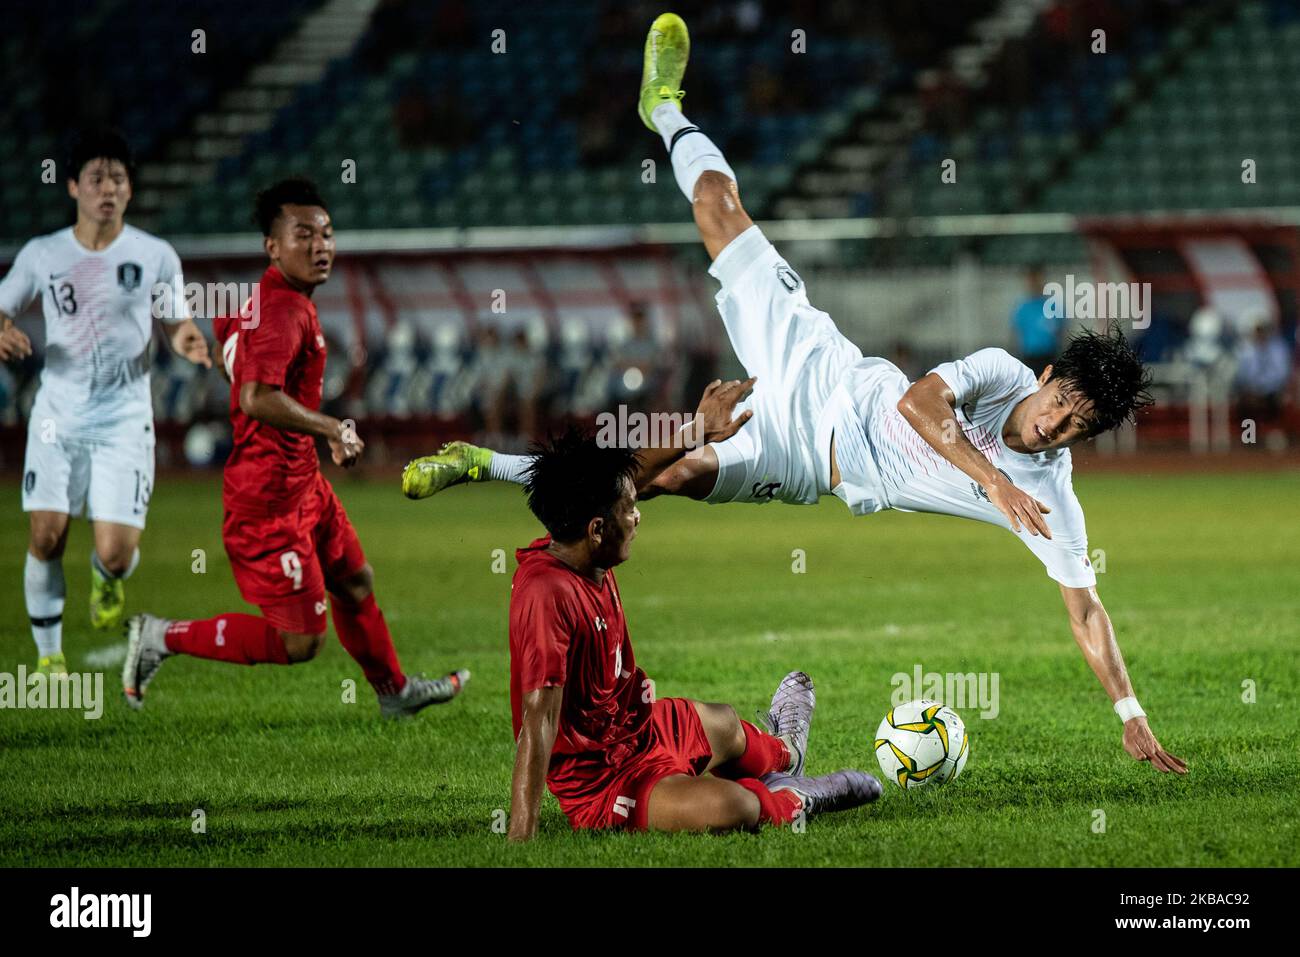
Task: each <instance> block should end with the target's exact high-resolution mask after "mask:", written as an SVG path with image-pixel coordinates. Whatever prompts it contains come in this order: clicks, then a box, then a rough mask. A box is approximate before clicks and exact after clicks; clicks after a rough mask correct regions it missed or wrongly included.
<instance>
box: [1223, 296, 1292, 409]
mask: <svg viewBox="0 0 1300 957" xmlns="http://www.w3.org/2000/svg"><path fill="white" fill-rule="evenodd" d="M1291 353H1292V350H1291V347H1290V346H1289V345H1288V344H1287V341H1286V339H1285V338H1283V336H1282V333H1281V332H1280V331H1279V330H1278V327H1277V323H1275V322H1274V321H1273V319H1272V318H1271V317H1260V318H1259V319H1258V320H1257V321H1256V323H1255V328H1254V329H1253V330H1252V331H1251V333H1250V335H1249V336H1248V337H1246V338H1245V339H1244V340H1242V342H1241V344H1240V345H1239V346H1238V347H1237V379H1236V390H1237V409H1238V411H1239V413H1240V415H1241V416H1242V418H1247V419H1255V420H1256V421H1257V422H1258V423H1259V424H1260V425H1261V426H1262V425H1264V424H1267V423H1275V422H1277V420H1278V419H1279V418H1280V417H1281V414H1282V399H1283V394H1284V393H1285V391H1286V386H1287V383H1288V382H1290V381H1291V366H1292V354H1291Z"/></svg>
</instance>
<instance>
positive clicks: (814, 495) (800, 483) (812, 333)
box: [705, 226, 862, 504]
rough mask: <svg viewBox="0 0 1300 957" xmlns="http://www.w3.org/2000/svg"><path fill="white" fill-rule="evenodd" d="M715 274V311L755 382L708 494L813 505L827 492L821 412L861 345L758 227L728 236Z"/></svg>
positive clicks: (714, 499) (721, 451)
mask: <svg viewBox="0 0 1300 957" xmlns="http://www.w3.org/2000/svg"><path fill="white" fill-rule="evenodd" d="M709 273H710V274H711V275H712V276H713V277H714V278H715V279H717V280H718V281H719V282H721V283H722V288H721V289H720V290H719V291H718V295H717V302H718V312H719V313H721V315H722V322H723V325H724V326H725V327H726V329H727V335H728V337H729V338H730V339H731V346H732V348H733V349H734V350H735V352H736V357H737V358H738V359H739V360H740V362H741V365H743V366H744V367H745V371H746V373H748V374H749V375H751V376H757V377H758V382H757V383H756V384H755V386H754V393H753V395H751V396H750V397H749V398H748V399H747V400H746V401H745V402H743V403H741V404H740V405H739V406H738V407H737V411H740V410H743V409H752V410H753V412H754V415H753V417H752V418H751V419H750V420H749V421H748V422H747V423H746V424H745V425H744V427H743V428H741V430H740V431H739V432H737V433H736V434H735V435H734V436H732V437H731V438H730V439H727V440H726V441H725V442H718V443H716V444H714V446H713V450H714V452H715V453H716V454H717V456H718V478H717V483H716V484H715V485H714V488H713V491H712V492H711V493H709V495H708V496H707V497H706V498H705V501H707V502H710V503H715V504H716V503H721V502H754V503H760V504H761V503H765V502H770V501H773V500H776V501H780V502H790V503H798V504H810V503H813V502H816V501H817V499H818V498H819V497H820V496H821V495H822V494H824V493H828V492H829V491H830V488H829V485H830V430H829V429H828V428H827V427H826V423H825V422H822V421H821V420H822V419H823V416H822V412H823V410H824V409H825V408H826V402H827V399H828V398H829V397H830V394H831V392H832V391H833V390H834V389H835V387H836V386H837V385H838V384H839V383H840V381H841V380H842V379H843V378H844V375H845V373H846V372H847V370H848V369H849V368H850V367H851V366H852V365H853V364H854V363H856V362H858V361H859V360H860V359H861V358H862V351H861V350H860V349H858V347H857V346H855V345H854V344H853V343H852V342H850V341H849V340H848V339H846V338H845V337H844V335H843V334H841V333H840V331H839V330H838V329H837V328H835V322H834V321H833V320H832V319H831V317H830V316H828V315H827V314H826V313H824V312H822V311H821V310H820V309H814V308H813V306H812V305H811V304H810V303H809V301H808V293H807V290H806V289H805V288H804V284H803V280H802V279H801V278H800V277H799V275H798V274H797V273H796V272H795V271H794V270H793V269H791V268H790V266H789V264H788V263H787V262H786V261H785V260H784V259H783V258H781V255H780V254H779V253H778V252H777V251H776V248H775V247H774V246H773V245H772V244H771V243H770V242H768V240H767V237H765V236H764V235H763V233H762V232H761V231H760V230H759V228H758V227H757V226H751V227H750V228H749V229H747V230H745V232H743V233H741V234H740V235H739V236H737V237H736V238H735V239H733V240H732V241H731V242H730V243H728V244H727V247H726V248H725V249H723V250H722V252H721V253H719V254H718V258H717V259H716V260H714V263H713V265H712V266H711V267H710V268H709ZM825 418H827V419H829V418H830V417H829V416H827V417H825ZM819 423H820V424H821V425H822V430H821V432H824V433H825V434H820V433H819V430H818V425H819ZM822 446H825V448H823V447H822Z"/></svg>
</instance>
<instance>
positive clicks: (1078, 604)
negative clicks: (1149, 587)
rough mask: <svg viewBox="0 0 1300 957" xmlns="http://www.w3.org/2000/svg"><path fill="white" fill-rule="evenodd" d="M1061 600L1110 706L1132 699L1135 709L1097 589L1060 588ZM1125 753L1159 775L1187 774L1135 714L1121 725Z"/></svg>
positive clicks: (1144, 720) (1133, 704) (1133, 699)
mask: <svg viewBox="0 0 1300 957" xmlns="http://www.w3.org/2000/svg"><path fill="white" fill-rule="evenodd" d="M1061 598H1062V599H1064V601H1065V608H1066V610H1067V611H1068V612H1069V613H1070V629H1071V630H1072V631H1073V632H1074V640H1075V641H1076V642H1077V643H1078V645H1079V650H1080V651H1082V652H1083V657H1084V658H1085V659H1087V662H1088V666H1089V667H1090V668H1092V671H1093V674H1095V675H1096V676H1097V680H1099V681H1100V682H1101V685H1102V687H1103V688H1105V689H1106V693H1107V694H1108V695H1110V700H1111V702H1112V703H1114V702H1117V701H1123V700H1125V699H1131V702H1132V706H1133V707H1134V708H1136V706H1137V698H1136V697H1135V696H1134V694H1133V685H1132V683H1130V681H1129V678H1128V670H1127V669H1126V668H1125V667H1124V656H1123V655H1122V654H1120V650H1119V645H1118V644H1117V643H1116V641H1115V629H1114V627H1113V626H1112V625H1111V622H1110V615H1108V614H1106V609H1105V608H1104V607H1103V606H1102V604H1101V599H1100V598H1098V597H1097V589H1096V588H1067V587H1066V586H1065V585H1062V586H1061ZM1124 750H1125V751H1127V752H1128V753H1129V755H1130V756H1132V757H1133V758H1135V759H1137V760H1138V761H1150V762H1151V765H1152V766H1153V767H1155V768H1156V769H1157V770H1160V771H1173V772H1175V773H1176V774H1186V773H1187V765H1186V763H1185V762H1183V760H1182V759H1181V758H1176V757H1174V756H1173V755H1172V754H1170V753H1169V752H1167V751H1166V750H1165V749H1164V748H1162V747H1161V746H1160V742H1159V741H1157V740H1156V736H1155V735H1154V734H1152V733H1151V728H1150V727H1149V726H1148V725H1147V719H1146V715H1144V714H1142V713H1141V711H1140V709H1138V714H1137V715H1136V716H1134V717H1130V718H1127V719H1126V720H1125V721H1124Z"/></svg>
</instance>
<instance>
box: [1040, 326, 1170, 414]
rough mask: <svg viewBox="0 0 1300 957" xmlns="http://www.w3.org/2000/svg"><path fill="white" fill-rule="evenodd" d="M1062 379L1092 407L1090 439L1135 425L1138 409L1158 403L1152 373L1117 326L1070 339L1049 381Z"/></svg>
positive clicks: (1081, 333) (1081, 334) (1089, 331)
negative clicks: (1119, 428) (1127, 425)
mask: <svg viewBox="0 0 1300 957" xmlns="http://www.w3.org/2000/svg"><path fill="white" fill-rule="evenodd" d="M1052 379H1059V380H1061V382H1062V383H1065V384H1068V385H1069V387H1071V388H1072V389H1077V390H1078V391H1079V392H1080V393H1081V394H1082V395H1083V396H1084V397H1085V398H1087V399H1088V400H1089V401H1090V402H1091V403H1092V409H1093V411H1092V427H1091V429H1089V434H1090V435H1100V434H1101V433H1102V432H1109V431H1110V430H1111V429H1114V428H1118V427H1119V426H1121V425H1123V424H1124V423H1125V422H1132V421H1134V419H1135V418H1136V416H1137V413H1138V410H1139V409H1145V408H1146V407H1147V406H1149V405H1151V404H1152V403H1153V402H1154V401H1155V400H1154V399H1152V398H1151V393H1150V392H1149V391H1148V389H1150V387H1151V380H1152V372H1151V370H1150V369H1148V368H1147V367H1146V366H1144V365H1143V364H1142V360H1141V359H1139V358H1138V354H1137V353H1136V352H1134V351H1133V347H1132V346H1131V345H1129V342H1128V340H1127V339H1125V338H1124V333H1123V332H1122V331H1121V330H1120V328H1119V327H1118V326H1116V325H1113V324H1111V325H1109V326H1108V327H1107V328H1106V329H1105V330H1104V331H1102V332H1093V331H1091V330H1085V331H1083V332H1080V333H1078V334H1076V335H1073V336H1070V339H1069V341H1068V342H1067V343H1066V347H1065V351H1064V352H1062V353H1061V355H1060V357H1059V358H1058V359H1057V360H1056V361H1055V362H1053V363H1052V374H1051V376H1050V377H1049V378H1048V381H1049V382H1050V381H1052Z"/></svg>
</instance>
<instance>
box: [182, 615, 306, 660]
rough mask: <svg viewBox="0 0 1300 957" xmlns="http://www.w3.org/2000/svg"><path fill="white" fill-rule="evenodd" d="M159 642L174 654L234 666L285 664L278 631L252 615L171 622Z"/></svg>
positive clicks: (284, 653) (286, 657) (268, 623)
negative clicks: (162, 642) (222, 662)
mask: <svg viewBox="0 0 1300 957" xmlns="http://www.w3.org/2000/svg"><path fill="white" fill-rule="evenodd" d="M163 640H164V641H165V642H167V648H168V650H170V651H173V652H175V653H176V654H178V655H193V656H194V657H195V658H212V659H215V660H216V661H229V662H230V663H231V664H236V665H255V664H258V663H260V662H266V663H270V664H277V665H287V664H288V663H289V653H288V652H287V651H285V648H284V641H283V639H281V638H280V632H279V630H278V629H277V628H276V627H275V626H274V625H272V624H271V623H270V622H268V621H267V620H266V619H265V618H258V617H257V616H256V615H242V614H233V615H218V616H217V617H216V618H208V619H206V620H202V621H174V622H172V623H171V625H170V626H168V628H167V634H166V635H165V636H164V638H163Z"/></svg>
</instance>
